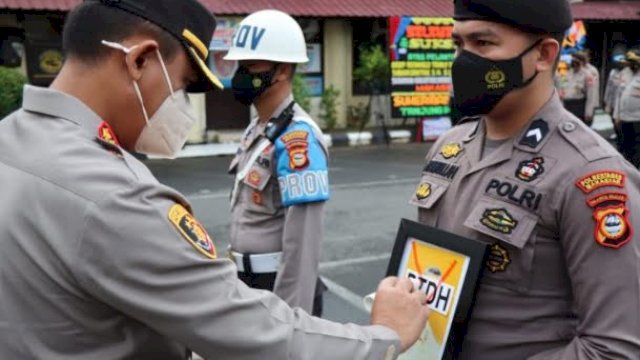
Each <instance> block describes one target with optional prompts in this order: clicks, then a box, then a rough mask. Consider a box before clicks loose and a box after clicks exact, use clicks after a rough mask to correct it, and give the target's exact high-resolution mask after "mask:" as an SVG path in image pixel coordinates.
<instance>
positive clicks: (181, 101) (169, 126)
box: [102, 40, 196, 159]
mask: <svg viewBox="0 0 640 360" xmlns="http://www.w3.org/2000/svg"><path fill="white" fill-rule="evenodd" d="M102 44H103V45H105V46H108V47H111V48H114V49H118V50H122V51H124V53H125V54H128V53H129V52H131V50H132V49H133V48H135V46H134V47H132V48H127V47H125V46H123V45H121V44H118V43H114V42H110V41H105V40H102ZM156 51H157V54H158V59H159V60H160V65H161V66H162V71H163V72H164V76H165V79H166V81H167V85H168V86H169V91H170V92H171V95H169V96H168V97H167V98H166V99H165V101H164V102H163V103H162V105H160V107H159V108H158V110H157V111H156V112H155V114H153V116H151V118H149V115H148V114H147V109H146V108H145V106H144V102H143V100H142V93H141V92H140V87H139V86H138V82H137V81H135V80H134V81H133V88H134V89H135V91H136V95H137V97H138V101H140V106H142V113H143V115H144V119H145V120H146V122H147V124H146V125H145V127H144V128H143V129H142V132H141V133H140V136H139V137H138V140H137V141H136V144H135V150H136V151H137V152H139V153H142V154H147V155H155V156H161V157H165V158H170V159H173V158H175V157H176V155H177V154H178V152H179V151H180V149H182V147H183V146H184V144H185V143H186V142H187V137H188V136H189V131H191V128H192V127H193V124H194V123H195V122H196V116H195V113H194V111H193V108H192V107H191V105H190V104H189V98H188V97H187V93H186V92H185V91H184V90H178V91H175V92H174V91H173V86H171V79H170V78H169V72H167V67H166V66H165V65H164V61H163V60H162V55H160V51H159V50H156Z"/></svg>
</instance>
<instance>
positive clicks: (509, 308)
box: [411, 94, 640, 360]
mask: <svg viewBox="0 0 640 360" xmlns="http://www.w3.org/2000/svg"><path fill="white" fill-rule="evenodd" d="M483 138H484V120H480V121H478V122H470V123H466V124H463V125H459V126H457V127H455V128H453V129H452V130H450V131H449V132H448V133H446V134H445V135H444V136H442V137H441V138H440V139H439V140H438V141H437V142H436V143H435V145H434V146H433V148H432V149H431V150H430V151H429V152H428V154H427V157H426V166H425V168H424V172H423V176H422V180H421V184H420V185H421V186H419V187H418V189H419V190H420V191H416V194H415V195H414V196H413V198H412V199H411V203H412V204H414V205H416V206H417V207H418V216H419V220H420V222H422V223H425V224H428V225H430V226H435V227H437V228H440V229H443V230H445V231H450V232H453V233H455V234H458V235H461V236H465V237H468V238H471V239H475V240H479V241H482V242H484V243H486V244H487V245H489V246H490V255H489V257H488V261H487V262H486V264H485V268H484V275H483V277H482V279H481V281H480V286H479V291H478V294H477V297H476V301H475V307H474V309H473V313H472V316H471V320H470V324H469V328H468V333H467V336H466V338H465V342H464V346H463V353H462V354H461V355H460V357H459V359H473V360H476V359H478V360H484V359H491V360H514V359H527V360H560V359H562V360H586V359H616V360H623V359H625V360H634V359H635V360H637V359H640V306H639V304H640V281H639V280H638V279H639V278H640V243H639V242H638V238H637V236H636V235H635V231H637V230H638V229H637V227H638V226H640V174H639V173H638V171H637V170H635V169H634V168H633V167H632V166H631V165H630V164H629V163H628V162H626V161H625V160H623V159H622V158H621V156H620V155H619V154H618V153H617V151H616V150H615V149H613V148H612V147H611V146H610V145H609V144H608V143H607V142H606V141H605V140H604V139H602V138H601V137H600V136H598V135H597V134H596V133H594V132H593V131H592V130H590V129H589V128H587V126H586V125H584V124H583V123H582V122H581V121H579V120H578V119H577V118H575V117H574V116H573V115H571V114H570V113H569V112H567V111H566V110H565V109H564V108H563V107H562V104H561V102H560V99H559V98H558V96H557V95H555V94H554V95H553V97H552V99H550V101H549V102H548V103H547V104H546V105H545V106H544V107H543V108H542V109H541V110H540V111H539V112H538V113H537V114H536V115H535V116H534V117H533V118H532V120H531V122H530V123H529V124H528V125H527V126H526V127H525V128H524V130H523V132H522V133H521V134H519V135H518V136H517V137H515V138H514V140H510V141H507V142H506V143H504V144H502V145H501V146H500V147H499V148H498V149H496V150H495V151H493V152H492V153H491V154H489V155H488V156H486V157H482V158H481V151H482V147H483V140H484V139H483ZM425 188H429V189H430V191H428V192H425V191H424V189H425Z"/></svg>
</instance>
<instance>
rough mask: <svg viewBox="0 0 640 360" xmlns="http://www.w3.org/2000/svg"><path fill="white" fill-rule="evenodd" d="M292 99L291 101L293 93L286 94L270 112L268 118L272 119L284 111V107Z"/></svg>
mask: <svg viewBox="0 0 640 360" xmlns="http://www.w3.org/2000/svg"><path fill="white" fill-rule="evenodd" d="M292 101H293V95H292V94H289V96H287V97H286V98H285V99H284V100H282V102H281V103H280V105H278V107H276V109H275V110H274V111H273V114H271V116H270V117H269V118H270V119H272V118H274V117H277V116H279V115H280V113H282V112H283V111H284V109H286V108H287V106H289V104H291V102H292Z"/></svg>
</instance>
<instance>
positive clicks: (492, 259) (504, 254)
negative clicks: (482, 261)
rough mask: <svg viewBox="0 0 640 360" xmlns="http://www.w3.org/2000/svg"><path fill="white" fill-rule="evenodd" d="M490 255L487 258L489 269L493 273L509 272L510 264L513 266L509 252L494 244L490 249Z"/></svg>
mask: <svg viewBox="0 0 640 360" xmlns="http://www.w3.org/2000/svg"><path fill="white" fill-rule="evenodd" d="M489 250H490V251H489V255H488V257H487V264H486V265H487V269H489V271H491V272H492V273H494V274H495V273H497V272H503V271H506V270H507V267H509V264H511V258H510V257H509V251H507V249H505V248H504V247H502V246H501V245H500V244H498V243H494V244H493V245H491V247H490V248H489Z"/></svg>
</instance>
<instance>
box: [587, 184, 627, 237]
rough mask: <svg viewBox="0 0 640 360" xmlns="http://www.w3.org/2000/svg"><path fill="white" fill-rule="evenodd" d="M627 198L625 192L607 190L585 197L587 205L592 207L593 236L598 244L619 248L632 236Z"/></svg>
mask: <svg viewBox="0 0 640 360" xmlns="http://www.w3.org/2000/svg"><path fill="white" fill-rule="evenodd" d="M627 198H628V196H627V194H625V193H621V192H608V193H602V194H598V195H595V196H593V197H591V198H589V199H587V205H589V206H590V207H592V208H593V219H594V220H595V221H596V226H595V231H594V236H595V240H596V242H597V243H598V244H599V245H601V246H604V247H607V248H612V249H619V248H621V247H622V246H624V245H625V244H627V243H628V242H629V241H631V239H632V238H633V226H632V225H631V222H630V221H629V209H628V208H627Z"/></svg>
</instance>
